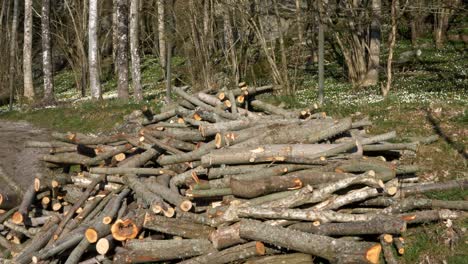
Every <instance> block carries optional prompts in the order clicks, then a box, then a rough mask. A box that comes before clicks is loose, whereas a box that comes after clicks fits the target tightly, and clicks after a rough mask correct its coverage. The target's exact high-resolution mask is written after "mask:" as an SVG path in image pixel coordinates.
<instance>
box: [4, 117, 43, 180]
mask: <svg viewBox="0 0 468 264" xmlns="http://www.w3.org/2000/svg"><path fill="white" fill-rule="evenodd" d="M48 139H49V132H48V130H46V129H43V128H36V127H34V126H33V125H31V124H30V123H28V122H25V121H6V120H1V121H0V146H2V147H1V148H0V167H1V168H2V169H3V171H4V172H5V173H6V174H7V175H9V176H10V177H12V178H13V179H14V180H15V181H16V182H17V183H18V184H19V185H20V186H21V187H23V189H26V188H27V187H29V186H30V185H31V181H32V179H33V178H34V177H35V175H36V174H37V173H43V172H45V167H44V166H43V163H42V162H40V161H39V157H40V156H41V155H43V154H46V153H47V150H45V152H44V150H40V149H34V148H25V147H24V142H25V141H28V140H38V141H47V140H48ZM0 186H2V188H4V186H6V185H5V184H4V183H0Z"/></svg>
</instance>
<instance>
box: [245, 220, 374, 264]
mask: <svg viewBox="0 0 468 264" xmlns="http://www.w3.org/2000/svg"><path fill="white" fill-rule="evenodd" d="M240 236H241V237H242V238H246V239H251V240H257V241H263V242H267V243H271V244H274V245H276V246H280V247H284V248H288V249H292V250H295V251H299V252H302V253H307V254H312V255H316V256H319V257H322V258H325V259H327V260H329V261H331V262H334V263H336V262H337V263H378V262H379V257H380V251H381V246H380V244H376V243H371V242H354V241H344V240H338V239H333V238H331V237H326V236H320V235H313V234H309V233H304V232H299V231H295V230H289V229H286V228H282V227H275V226H270V225H268V224H264V223H261V222H259V221H254V220H242V221H241V222H240Z"/></svg>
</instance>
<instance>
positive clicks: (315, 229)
mask: <svg viewBox="0 0 468 264" xmlns="http://www.w3.org/2000/svg"><path fill="white" fill-rule="evenodd" d="M289 228H291V229H295V230H299V231H303V232H307V233H313V234H317V235H324V236H355V235H379V234H384V233H387V234H401V233H403V232H405V231H406V222H405V221H403V220H400V219H388V220H371V221H367V222H348V223H325V224H321V225H318V226H317V225H314V224H313V223H308V222H304V223H297V224H293V225H290V226H289Z"/></svg>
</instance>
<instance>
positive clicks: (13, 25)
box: [8, 0, 19, 111]
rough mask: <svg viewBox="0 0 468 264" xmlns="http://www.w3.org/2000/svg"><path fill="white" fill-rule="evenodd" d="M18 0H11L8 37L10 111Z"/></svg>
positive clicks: (13, 83) (11, 105)
mask: <svg viewBox="0 0 468 264" xmlns="http://www.w3.org/2000/svg"><path fill="white" fill-rule="evenodd" d="M18 2H19V0H14V1H13V20H12V22H11V38H10V73H9V78H8V79H9V86H10V87H9V88H10V111H11V110H13V95H14V93H15V64H16V34H17V31H18V4H19V3H18Z"/></svg>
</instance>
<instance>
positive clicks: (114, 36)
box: [112, 0, 119, 74]
mask: <svg viewBox="0 0 468 264" xmlns="http://www.w3.org/2000/svg"><path fill="white" fill-rule="evenodd" d="M118 5H119V0H112V61H113V62H114V73H115V74H117V50H118V44H119V30H118V27H119V21H118V20H117V13H118V11H117V9H118V8H117V7H118Z"/></svg>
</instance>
